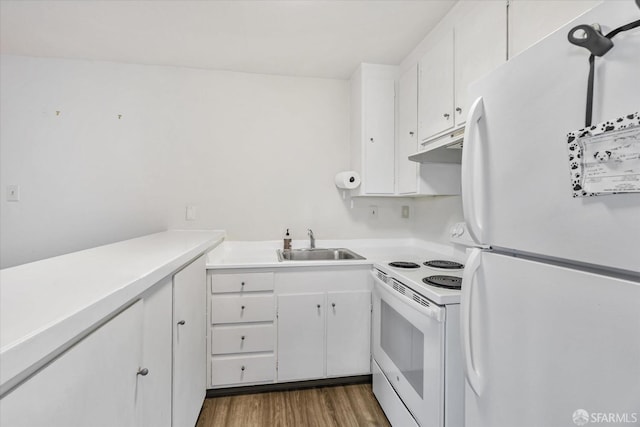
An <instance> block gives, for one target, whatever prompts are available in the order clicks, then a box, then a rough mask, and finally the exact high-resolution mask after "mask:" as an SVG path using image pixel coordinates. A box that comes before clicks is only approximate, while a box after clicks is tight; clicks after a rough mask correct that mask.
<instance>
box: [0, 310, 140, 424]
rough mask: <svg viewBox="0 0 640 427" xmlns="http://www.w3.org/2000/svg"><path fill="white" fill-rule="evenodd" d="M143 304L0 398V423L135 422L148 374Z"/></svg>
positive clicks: (108, 324) (89, 337)
mask: <svg viewBox="0 0 640 427" xmlns="http://www.w3.org/2000/svg"><path fill="white" fill-rule="evenodd" d="M142 317H143V303H142V302H141V301H138V302H137V303H135V304H134V305H132V306H131V307H129V308H127V309H126V310H124V311H123V312H121V313H120V314H118V315H117V316H115V317H114V318H113V319H111V320H109V321H108V322H107V323H105V324H104V325H102V326H101V327H99V328H98V329H97V330H95V331H94V332H92V333H91V334H90V335H88V336H87V337H85V338H84V339H82V340H81V341H80V342H78V343H77V344H76V345H74V346H73V347H71V348H70V349H68V350H67V351H65V352H64V353H62V355H61V356H59V357H58V358H56V359H54V360H53V362H51V363H50V364H49V365H47V366H46V367H45V368H43V369H42V370H40V371H39V372H37V373H36V374H35V375H33V376H32V377H30V378H29V379H27V380H26V381H24V382H23V383H22V384H20V385H19V386H18V387H16V388H15V389H14V390H12V391H10V392H9V393H8V394H6V395H5V396H3V398H2V400H0V425H2V426H11V427H20V426H25V427H44V426H47V427H73V426H78V427H84V426H96V427H100V426H105V427H112V426H122V427H126V426H135V425H138V424H137V423H136V416H137V414H136V411H137V409H136V402H137V401H138V399H139V397H140V396H139V393H140V392H141V390H142V389H141V386H142V385H143V384H144V382H145V381H146V380H147V379H148V378H149V376H150V375H151V373H150V374H149V376H142V375H136V373H137V372H138V370H139V369H140V368H141V360H142V357H141V356H142V354H141V353H142V351H141V350H142V344H141V343H142Z"/></svg>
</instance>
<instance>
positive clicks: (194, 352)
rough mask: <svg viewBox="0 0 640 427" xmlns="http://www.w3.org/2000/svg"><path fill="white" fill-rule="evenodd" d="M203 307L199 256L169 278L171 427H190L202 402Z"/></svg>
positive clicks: (203, 283)
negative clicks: (171, 340) (171, 352)
mask: <svg viewBox="0 0 640 427" xmlns="http://www.w3.org/2000/svg"><path fill="white" fill-rule="evenodd" d="M205 307H206V269H205V256H204V255H203V256H201V257H200V258H198V259H197V260H195V261H193V262H192V263H191V264H189V265H188V266H187V267H185V268H184V269H182V270H181V271H179V272H178V273H176V274H175V275H174V276H173V322H174V324H173V411H172V413H173V417H172V418H173V426H194V425H195V424H196V421H197V419H198V415H199V413H200V408H201V407H202V402H203V401H204V395H205V393H206V383H205V382H206V350H205V348H206V320H205V313H206V311H205Z"/></svg>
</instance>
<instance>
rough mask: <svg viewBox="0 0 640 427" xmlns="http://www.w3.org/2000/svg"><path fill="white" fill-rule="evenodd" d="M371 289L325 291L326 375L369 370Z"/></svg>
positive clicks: (333, 375)
mask: <svg viewBox="0 0 640 427" xmlns="http://www.w3.org/2000/svg"><path fill="white" fill-rule="evenodd" d="M370 325H371V291H369V290H366V291H346V292H343V291H338V292H328V293H327V340H326V341H327V376H328V377H339V376H346V375H354V374H358V373H370V370H371V360H370V358H371V348H370V344H371V341H370V335H371V331H370Z"/></svg>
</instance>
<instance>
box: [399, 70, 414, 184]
mask: <svg viewBox="0 0 640 427" xmlns="http://www.w3.org/2000/svg"><path fill="white" fill-rule="evenodd" d="M417 150H418V65H417V64H414V65H413V66H412V67H411V68H409V69H408V70H406V71H405V72H404V73H403V74H402V75H401V76H400V80H399V82H398V146H397V151H398V161H397V164H396V167H397V170H398V194H403V195H404V194H415V193H416V192H417V191H418V164H417V163H416V162H412V161H410V160H408V159H407V157H409V155H410V154H413V153H415V152H416V151H417Z"/></svg>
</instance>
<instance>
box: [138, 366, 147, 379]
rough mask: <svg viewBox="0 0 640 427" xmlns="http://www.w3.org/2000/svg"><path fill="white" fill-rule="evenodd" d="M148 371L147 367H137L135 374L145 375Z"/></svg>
mask: <svg viewBox="0 0 640 427" xmlns="http://www.w3.org/2000/svg"><path fill="white" fill-rule="evenodd" d="M148 373H149V370H148V369H147V368H139V369H138V373H137V375H140V376H143V377H146V376H147V374H148Z"/></svg>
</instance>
